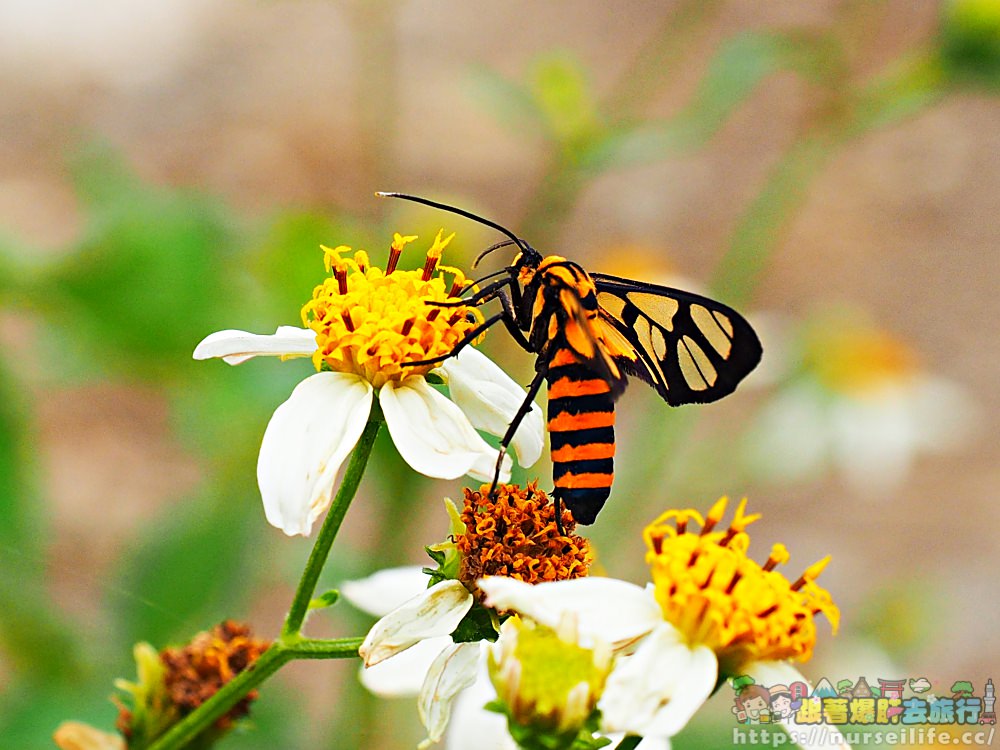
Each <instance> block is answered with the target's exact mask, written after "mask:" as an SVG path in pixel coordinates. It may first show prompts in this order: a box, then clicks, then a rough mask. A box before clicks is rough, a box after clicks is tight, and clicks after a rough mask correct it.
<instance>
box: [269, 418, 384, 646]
mask: <svg viewBox="0 0 1000 750" xmlns="http://www.w3.org/2000/svg"><path fill="white" fill-rule="evenodd" d="M379 417H380V415H379V416H376V414H375V413H373V414H372V418H371V419H370V420H369V422H368V424H367V425H365V431H364V432H362V433H361V438H360V439H359V440H358V444H357V445H356V446H355V448H354V453H352V454H351V461H350V463H349V464H348V465H347V471H346V473H345V474H344V481H343V482H342V483H341V485H340V489H339V490H337V496H336V497H335V498H334V499H333V504H332V505H331V506H330V510H329V511H328V512H327V514H326V520H325V521H324V522H323V528H321V529H320V531H319V535H318V536H317V537H316V544H314V545H313V548H312V552H311V553H310V554H309V560H308V562H306V569H305V570H304V571H302V578H301V579H300V580H299V587H298V590H296V592H295V598H294V599H292V605H291V606H290V607H289V608H288V616H287V617H286V618H285V625H284V627H282V628H281V635H282V637H287V636H291V635H296V634H298V633H299V631H301V630H302V623H303V622H304V621H305V619H306V614H307V613H308V612H309V602H310V601H312V597H313V594H314V593H315V592H316V583H317V582H318V581H319V574H320V573H321V572H322V570H323V565H325V564H326V558H327V556H328V555H329V554H330V547H331V546H333V540H334V539H336V538H337V532H338V531H340V524H341V522H342V521H343V520H344V516H345V515H346V514H347V509H348V507H350V505H351V500H353V499H354V493H355V492H357V489H358V484H359V483H360V482H361V476H362V475H363V474H364V473H365V467H366V466H367V465H368V457H369V456H370V455H371V452H372V446H374V445H375V436H376V435H377V434H378V430H379V427H381V426H382V420H381V419H380V418H379Z"/></svg>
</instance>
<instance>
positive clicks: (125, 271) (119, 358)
mask: <svg viewBox="0 0 1000 750" xmlns="http://www.w3.org/2000/svg"><path fill="white" fill-rule="evenodd" d="M77 186H78V190H79V192H80V195H81V197H82V198H83V199H84V201H85V204H86V205H87V207H88V216H87V227H86V230H85V232H84V237H83V239H82V240H81V241H80V242H79V244H78V245H77V246H76V247H75V248H73V249H72V253H71V254H70V255H68V256H63V257H61V258H60V260H59V263H58V264H57V265H54V266H52V267H50V268H48V269H46V272H45V274H44V277H43V278H41V279H40V280H39V282H38V283H39V284H40V286H39V288H38V289H37V290H36V294H35V297H36V300H37V302H38V303H39V306H40V308H41V309H42V311H43V312H44V313H45V314H47V315H48V316H49V318H50V320H51V321H52V323H53V328H54V330H55V331H57V332H59V333H61V334H62V337H63V338H72V339H74V340H82V341H85V342H86V344H87V347H88V349H89V351H90V353H91V355H92V356H95V357H97V358H99V359H101V360H102V361H103V362H105V363H106V365H108V366H110V367H112V368H114V369H118V370H120V371H122V372H124V373H127V374H128V375H129V376H130V377H133V378H134V377H140V378H142V377H146V378H151V379H152V378H161V377H163V376H164V375H165V374H167V373H169V372H170V371H171V370H172V368H173V367H175V366H176V365H177V363H180V362H183V361H185V360H186V359H188V358H189V357H190V354H191V350H192V348H193V346H194V344H195V343H197V340H198V338H199V337H201V336H203V335H206V334H207V333H210V332H211V331H213V330H216V329H218V328H220V327H224V326H225V325H226V324H227V323H230V322H231V323H233V324H235V323H236V322H238V321H239V319H240V317H241V315H240V314H239V312H238V311H239V310H241V309H242V308H244V307H245V308H247V309H252V306H251V305H248V304H247V302H246V300H247V298H248V296H249V295H248V292H247V290H246V287H245V284H246V279H245V274H244V273H243V272H242V271H241V269H240V268H239V266H238V265H236V264H234V263H232V261H231V259H230V258H228V257H227V256H228V255H230V251H231V250H232V248H234V247H235V246H236V245H237V227H236V225H235V223H234V221H233V219H232V218H231V217H230V216H229V215H228V214H227V212H226V211H225V210H224V209H223V208H222V207H221V206H220V205H218V204H217V202H216V201H214V200H212V199H209V198H207V197H205V196H202V195H198V194H196V193H193V192H190V191H182V190H167V189H163V188H156V187H151V186H148V185H144V184H142V183H141V182H140V181H139V180H138V179H136V178H135V177H134V176H132V175H130V174H129V173H128V172H127V170H126V169H125V168H124V167H123V166H122V165H121V163H120V161H118V160H116V159H115V158H113V157H111V156H108V155H102V156H99V157H97V156H87V157H86V158H84V159H83V160H81V162H80V164H79V165H78V167H77ZM234 310H236V311H237V313H236V314H234V313H233V311H234ZM67 326H72V336H66V335H65V332H66V329H67Z"/></svg>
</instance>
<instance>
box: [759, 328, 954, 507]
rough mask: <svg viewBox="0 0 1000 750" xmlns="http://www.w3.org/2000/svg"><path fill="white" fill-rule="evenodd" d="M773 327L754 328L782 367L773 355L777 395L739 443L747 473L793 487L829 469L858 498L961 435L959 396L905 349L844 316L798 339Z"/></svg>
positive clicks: (884, 487)
mask: <svg viewBox="0 0 1000 750" xmlns="http://www.w3.org/2000/svg"><path fill="white" fill-rule="evenodd" d="M779 323H780V321H778V320H771V321H770V324H769V325H764V326H762V328H761V331H762V336H763V338H764V340H765V347H767V348H768V350H769V351H771V352H772V353H773V352H775V351H778V352H784V353H785V359H786V361H785V362H784V363H777V360H778V359H781V358H780V357H778V358H775V357H773V356H772V357H771V359H772V362H775V363H777V364H775V365H772V373H771V375H772V379H775V380H778V379H779V378H780V382H781V388H780V390H779V391H778V392H777V393H776V394H775V396H774V397H773V398H772V399H771V400H770V401H769V402H768V403H767V404H766V405H765V406H764V407H763V409H762V410H761V412H760V414H759V415H758V416H757V419H756V421H755V423H754V425H753V427H752V429H751V430H750V432H749V433H748V435H747V439H746V441H745V454H746V458H747V461H748V463H749V465H750V467H751V468H752V469H753V470H754V471H756V472H758V473H761V474H763V475H764V476H769V477H777V478H780V479H783V480H786V481H796V480H802V479H807V478H809V477H811V476H814V475H816V474H817V473H819V472H820V471H822V470H824V469H827V468H832V469H834V470H837V471H839V472H840V473H841V474H842V476H843V477H844V479H845V480H846V481H847V482H848V483H849V484H850V485H851V486H852V487H854V488H856V489H858V490H859V491H863V492H868V493H872V492H875V493H879V492H886V491H888V490H891V489H893V488H894V487H896V486H898V485H899V484H900V483H901V482H902V480H903V479H905V477H906V475H907V474H908V473H909V471H910V469H911V468H912V466H913V464H914V462H915V461H916V460H917V458H918V457H919V456H921V455H923V454H928V453H940V452H944V451H947V450H949V449H951V448H954V447H955V446H957V445H960V444H961V443H962V441H963V440H964V438H965V437H966V436H967V435H968V434H969V432H970V428H971V426H972V424H973V422H974V419H973V417H974V414H973V409H972V406H971V403H970V401H969V398H968V396H967V394H966V393H965V392H964V391H963V390H962V389H961V388H960V387H959V386H958V385H957V384H955V383H953V382H951V381H949V380H947V379H945V378H942V377H939V376H937V375H934V374H932V373H929V372H927V371H925V370H923V369H922V368H920V366H919V364H918V361H917V356H916V354H915V352H913V351H912V350H911V349H910V348H909V347H908V346H907V345H906V344H905V343H904V342H902V341H900V340H898V339H896V338H893V337H892V336H890V335H889V334H888V333H886V332H884V331H881V330H878V329H876V328H874V327H873V326H871V325H870V324H869V323H867V322H866V321H864V320H860V319H857V318H855V317H852V316H836V317H823V318H820V319H819V320H817V321H815V322H813V323H811V324H808V325H806V326H805V328H804V330H803V331H802V334H801V341H798V342H796V341H795V339H794V337H791V336H789V335H788V334H787V333H785V334H784V335H782V332H781V329H782V328H784V327H785V326H780V325H779ZM769 332H771V333H772V334H773V335H772V336H771V337H770V339H769V337H768V333H769ZM772 339H773V344H772V345H770V346H769V345H768V344H767V342H768V341H769V340H772ZM793 363H794V366H793ZM776 368H777V369H779V370H780V369H783V370H784V372H783V373H780V374H779V373H778V372H777V370H776Z"/></svg>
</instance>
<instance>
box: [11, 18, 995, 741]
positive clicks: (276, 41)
mask: <svg viewBox="0 0 1000 750" xmlns="http://www.w3.org/2000/svg"><path fill="white" fill-rule="evenodd" d="M998 84H1000V3H997V2H995V1H994V0H965V1H964V2H958V3H946V4H943V5H942V4H940V3H937V2H933V1H931V0H926V1H923V2H913V1H912V0H894V1H888V0H886V1H879V0H871V1H869V0H860V1H857V2H841V1H835V0H808V1H807V2H801V3H799V2H766V3H762V2H756V0H731V1H728V2H694V1H689V2H631V3H627V4H606V3H597V2H574V3H568V2H566V3H531V2H522V1H520V0H517V1H513V0H512V1H511V2H505V3H466V2H458V1H457V0H443V1H441V2H428V1H424V0H419V1H411V2H390V1H388V0H378V1H373V2H364V1H363V0H358V1H357V2H320V1H318V0H316V1H311V2H306V1H301V2H299V1H294V0H288V1H284V2H268V3H240V2H234V1H233V0H173V1H171V2H167V0H142V1H141V2H124V0H102V1H101V2H96V3H88V4H77V3H71V2H65V1H64V2H58V1H56V2H51V3H35V2H31V1H30V0H5V1H4V2H3V3H2V4H0V86H2V90H3V91H4V95H3V97H2V98H0V392H2V393H0V509H2V512H0V747H12V748H13V747H16V748H36V747H37V748H44V747H48V746H50V740H49V737H50V736H51V732H52V731H53V729H54V728H55V726H56V725H57V724H58V723H59V722H60V721H61V720H63V719H69V718H74V719H80V720H85V721H89V722H91V723H93V724H95V725H98V726H102V727H104V728H110V727H111V726H112V724H113V722H114V717H115V708H114V706H113V705H112V704H111V703H110V702H109V701H108V696H109V694H110V693H111V692H112V687H111V686H112V680H113V679H114V677H116V676H127V677H131V676H133V674H134V665H133V664H132V662H131V645H132V644H133V643H134V642H136V641H139V640H147V641H150V642H152V643H153V644H154V645H156V646H157V647H158V648H159V647H163V646H165V645H167V644H168V643H172V642H178V641H182V640H184V639H186V638H187V637H189V636H190V635H191V634H193V633H194V632H196V631H198V630H202V629H206V628H208V627H210V626H211V625H212V624H213V623H214V622H216V621H218V620H219V619H221V618H222V617H225V616H233V617H237V618H240V619H244V620H248V621H250V622H251V623H252V624H253V626H254V627H255V629H256V631H257V633H258V634H260V635H262V636H268V635H273V634H274V633H276V632H277V629H278V628H279V626H280V623H281V619H282V616H283V613H284V607H285V606H286V605H287V603H288V602H289V600H290V598H291V593H292V590H293V587H294V584H295V582H296V580H297V575H298V572H299V571H300V570H301V567H302V565H303V563H304V560H305V558H306V556H307V554H308V551H309V546H310V545H309V542H308V541H304V540H302V539H300V538H294V539H289V538H285V537H284V536H282V535H281V533H280V532H278V531H276V530H275V529H272V528H270V527H268V526H267V525H266V524H265V521H264V517H263V513H262V509H261V507H260V501H259V497H258V494H257V490H256V485H255V477H254V471H255V461H256V451H257V448H258V446H259V440H260V437H261V435H262V434H263V430H264V426H265V424H266V422H267V419H268V416H269V414H270V413H271V411H272V410H273V409H274V408H275V407H276V406H277V405H278V404H279V403H281V401H283V400H284V399H285V398H286V397H287V395H288V393H289V392H290V391H291V389H292V387H293V386H294V384H295V383H296V382H297V381H298V380H299V379H301V378H303V377H304V376H305V375H307V374H308V373H309V371H310V365H309V363H308V362H303V361H297V362H292V363H286V364H281V363H278V362H276V361H264V360H262V361H254V362H251V363H249V364H246V365H244V366H242V367H239V368H230V367H227V366H225V365H223V364H222V363H220V362H207V363H206V362H201V363H198V362H194V361H192V360H191V357H190V355H191V351H192V349H193V347H194V345H195V344H196V343H197V342H198V341H199V340H200V339H201V338H202V337H203V336H205V335H206V334H208V333H210V332H212V331H215V330H219V329H223V328H241V329H246V330H253V331H258V332H271V331H273V330H274V328H275V327H276V326H277V325H279V324H292V325H294V324H297V323H298V322H299V318H298V310H299V307H300V306H301V304H302V303H303V302H304V301H305V300H306V299H307V298H308V297H309V295H310V293H311V289H312V286H313V285H314V284H315V283H317V281H318V279H319V278H320V275H321V274H322V265H321V262H322V256H321V253H320V252H319V249H318V246H319V244H320V243H324V244H327V245H337V244H348V245H353V246H355V247H365V248H367V249H368V250H369V251H370V252H371V254H372V256H373V259H374V260H376V261H377V262H379V263H381V262H383V261H384V252H385V250H384V248H387V245H388V240H389V239H390V238H391V232H392V231H394V230H398V231H401V232H405V233H418V234H422V235H423V236H424V238H425V239H429V236H430V235H432V233H433V232H435V231H436V230H437V229H438V228H439V227H441V226H444V227H445V228H446V229H448V230H457V231H458V237H457V238H456V241H455V243H453V245H452V248H454V252H452V248H450V249H449V252H450V253H451V255H450V256H449V258H448V261H447V262H451V263H455V264H467V263H468V262H469V260H470V259H471V258H472V257H473V256H474V255H475V253H477V252H478V251H479V250H481V249H482V248H483V247H485V246H486V245H487V244H489V243H491V242H493V241H495V240H496V239H498V238H497V237H496V236H495V235H494V234H493V233H491V232H489V231H486V230H484V228H483V227H480V226H477V225H474V224H471V223H469V222H466V221H464V220H461V219H459V218H458V217H454V216H450V215H446V214H440V213H437V212H433V211H431V210H430V209H425V208H422V207H419V206H411V205H400V204H393V203H390V202H386V201H380V200H377V199H376V198H374V197H373V195H372V194H373V192H374V191H375V190H399V191H406V192H412V193H417V194H422V195H427V196H429V197H434V198H437V199H439V200H447V201H450V202H452V203H456V204H459V205H461V206H463V207H465V208H467V209H470V210H473V211H476V212H479V213H481V214H483V215H485V216H488V217H490V218H492V219H494V220H496V221H499V222H500V223H503V224H505V225H507V226H509V227H511V228H512V229H514V230H515V231H517V232H519V233H520V234H521V235H522V236H524V237H525V238H526V239H528V240H529V241H530V242H531V243H532V244H533V245H534V246H535V247H537V248H539V249H540V250H543V251H551V252H558V253H560V254H565V255H568V256H570V257H572V258H574V259H576V260H578V261H580V262H582V263H583V264H584V265H585V266H586V267H588V268H590V269H593V270H597V271H604V272H608V273H612V274H618V275H624V276H630V277H635V278H642V279H646V280H649V281H659V282H661V283H677V284H678V285H681V284H684V285H687V286H688V287H690V288H693V289H694V290H696V291H705V292H709V293H712V294H714V295H715V296H717V297H718V298H719V299H721V300H723V301H726V302H729V303H730V304H732V305H734V306H737V307H738V308H739V309H741V310H742V311H743V312H745V313H746V314H747V315H748V316H749V317H750V318H751V320H753V321H754V322H756V323H757V324H758V325H759V327H760V329H761V332H762V337H763V338H764V344H765V361H764V364H763V365H762V368H761V371H760V372H759V373H757V374H755V375H754V376H753V377H752V378H751V379H750V380H749V381H748V382H747V384H746V385H745V386H744V387H743V388H741V390H740V391H739V392H738V393H737V394H735V395H734V396H733V397H731V398H729V399H727V400H726V401H724V402H721V403H719V404H716V405H712V406H708V407H687V408H682V409H679V410H671V409H669V408H668V407H666V406H665V405H663V404H662V403H660V402H659V401H658V399H657V398H656V397H655V394H653V393H652V392H651V391H650V390H649V389H646V388H645V387H644V386H642V385H641V384H638V385H633V387H632V388H630V389H629V391H628V392H627V393H626V395H625V396H624V397H623V398H622V400H621V402H620V407H619V425H620V427H619V430H618V432H619V456H620V458H619V459H618V463H617V478H616V486H615V490H614V494H613V496H612V499H611V502H610V503H609V506H608V508H607V510H605V511H604V513H603V514H602V516H601V518H600V519H599V521H598V523H597V524H596V526H594V527H593V528H592V529H591V530H590V531H591V532H592V538H593V541H594V543H595V545H596V547H597V550H598V555H599V559H600V562H601V564H602V566H603V567H604V569H605V570H606V571H607V573H608V574H610V575H614V576H616V577H622V578H630V579H632V580H635V581H637V582H641V581H644V580H646V579H645V576H646V571H645V569H644V565H643V562H642V553H643V550H642V546H641V541H640V537H639V532H640V530H641V527H642V525H643V524H644V523H646V522H648V521H649V520H651V519H652V518H653V517H655V516H656V515H657V514H658V513H659V512H661V511H662V510H664V509H665V508H667V507H669V506H672V505H676V504H681V503H683V504H685V505H688V504H694V505H695V506H696V507H702V508H705V507H707V506H708V505H709V504H710V503H711V501H713V500H714V499H716V498H717V497H718V496H719V495H721V494H729V495H731V496H736V497H740V496H743V495H748V496H749V497H750V499H751V509H752V510H759V511H762V512H763V513H764V515H765V517H764V520H763V521H762V522H761V523H759V524H758V525H757V527H756V528H757V532H756V534H755V535H754V540H755V541H754V551H755V552H757V553H758V555H759V557H760V559H762V560H763V559H764V558H765V557H766V555H767V551H768V550H769V548H770V544H771V543H772V542H774V541H779V540H780V541H783V542H785V543H786V544H787V545H788V547H789V548H790V550H791V552H792V562H791V563H790V567H789V570H790V574H791V575H792V576H793V577H794V576H795V575H797V574H798V572H799V571H800V570H802V569H804V568H805V567H806V566H807V565H808V564H810V563H812V562H813V561H814V560H816V559H818V558H819V557H822V556H823V555H826V554H828V553H829V554H832V555H833V557H834V560H833V563H832V564H831V566H830V567H829V569H828V571H827V573H825V574H824V577H823V579H822V581H823V582H824V583H825V585H826V586H828V588H829V589H830V590H831V591H832V593H833V594H834V597H835V598H836V600H837V601H838V602H839V603H840V605H841V606H842V609H843V623H842V631H841V633H840V635H838V637H837V638H835V639H830V638H828V637H826V634H825V633H824V631H823V628H824V627H825V626H824V625H822V624H821V625H820V629H821V645H820V646H819V648H818V651H817V657H816V659H815V660H814V661H813V662H811V663H810V664H808V665H806V667H805V672H806V674H807V675H809V676H810V677H812V678H814V679H818V678H819V677H821V676H827V677H828V678H829V679H830V680H831V681H832V682H834V683H836V682H837V681H838V680H839V679H842V678H850V679H854V680H856V679H857V678H858V677H859V676H861V675H864V676H866V677H867V678H868V680H869V682H873V683H874V680H875V678H877V677H880V676H881V677H887V678H890V677H892V678H899V677H902V676H906V677H914V678H917V677H927V678H928V679H930V680H931V681H932V682H933V683H934V684H935V687H937V686H938V685H939V684H940V685H945V684H947V685H950V684H951V683H952V682H954V681H955V680H959V679H962V680H970V681H972V682H973V684H974V685H977V686H979V685H981V684H982V683H983V682H985V679H986V678H987V677H989V676H993V677H994V678H997V677H1000V673H998V671H997V670H996V667H998V666H1000V664H998V663H997V659H996V655H997V654H998V653H1000V636H998V635H997V630H996V622H997V621H998V615H1000V597H998V596H997V590H996V583H995V581H996V568H997V554H998V545H997V541H996V539H997V532H996V529H997V528H998V527H1000V511H998V509H997V508H998V505H997V503H996V499H997V489H996V488H997V486H998V484H1000V474H998V467H1000V447H998V444H997V442H996V440H995V436H996V434H997V427H998V420H997V408H996V407H997V405H998V401H1000V395H998V392H997V389H996V384H997V380H998V363H1000V355H998V349H997V337H996V331H997V321H998V320H1000V304H998V301H997V299H998V298H997V279H998V273H997V248H998V247H1000V219H998V213H997V206H998V205H1000V98H998V97H997V92H998V88H1000V87H998ZM418 254H419V253H418ZM414 262H416V261H414ZM679 279H683V281H681V280H679ZM485 347H486V349H487V350H488V351H489V352H490V353H491V354H492V355H493V356H494V357H495V358H496V359H497V360H498V361H500V362H501V364H503V365H504V366H505V367H506V368H507V369H508V371H510V372H512V373H513V374H514V375H515V377H517V378H518V379H520V380H521V381H522V382H526V381H527V380H528V378H529V377H530V373H531V371H532V361H531V358H530V357H529V356H527V355H525V354H524V353H523V352H520V351H519V350H517V349H516V347H515V346H514V345H513V343H512V342H511V341H510V340H508V338H507V337H506V336H505V334H504V333H503V332H502V331H498V332H496V333H495V334H493V335H491V336H490V337H489V338H488V340H487V343H486V345H485ZM383 437H385V436H383ZM548 470H549V469H548V466H547V464H546V462H544V461H543V462H542V463H540V464H539V465H538V466H537V467H535V468H534V469H533V470H532V471H531V476H535V475H536V474H539V475H540V476H541V477H543V485H544V484H545V483H547V482H548V481H549V477H550V475H549V474H548ZM522 477H523V475H522ZM459 491H460V489H459V486H458V484H457V483H447V482H442V483H436V482H433V481H431V480H427V479H425V478H422V477H416V476H414V474H413V473H412V472H411V471H410V470H409V469H408V468H406V467H405V465H404V464H403V463H402V461H401V460H400V459H399V458H398V456H396V454H395V452H394V449H393V447H392V445H391V443H390V442H389V441H388V439H385V440H383V441H382V443H381V444H380V446H379V450H378V453H377V455H376V456H375V459H374V462H373V465H372V468H371V469H370V471H369V473H368V475H367V476H366V479H365V482H364V484H363V485H362V488H361V494H360V496H359V498H358V500H357V501H356V502H355V504H354V506H353V507H352V508H351V511H350V514H349V516H348V518H347V521H346V524H345V527H344V531H343V533H342V535H341V538H340V540H339V543H338V544H337V546H336V547H335V548H334V553H333V556H332V557H331V560H330V563H329V565H328V569H327V571H326V574H325V577H324V584H326V585H329V586H333V585H335V584H336V582H337V581H339V580H343V579H344V578H347V577H358V576H361V575H365V574H367V573H370V572H373V571H374V570H377V569H379V568H381V567H385V566H387V565H394V564H403V563H421V562H423V561H424V559H423V556H422V548H423V546H424V545H425V544H429V543H432V542H434V541H436V540H438V539H439V538H440V537H442V536H443V535H444V534H445V533H446V529H447V522H446V518H445V516H444V513H443V508H442V505H441V498H442V497H443V496H445V495H450V496H457V495H458V494H459ZM368 623H369V621H368V620H366V619H365V618H363V617H362V616H360V615H358V614H356V613H352V612H351V611H350V610H349V608H348V607H347V606H346V605H343V606H338V607H337V608H335V609H333V610H330V611H327V612H324V613H319V614H317V615H315V616H314V617H313V618H312V620H311V621H310V626H309V629H310V632H311V633H312V634H315V635H355V634H358V633H361V632H364V629H365V628H366V627H367V624H368ZM355 668H356V665H355V664H346V663H303V664H295V665H292V666H291V667H290V668H288V669H287V670H285V671H284V672H282V673H281V674H280V675H279V676H278V677H277V678H276V679H274V680H272V682H270V683H268V684H267V685H266V686H265V688H264V690H263V693H262V697H261V699H260V701H259V702H258V704H257V706H256V708H255V712H254V724H255V729H254V731H252V732H249V733H246V734H242V735H240V736H235V737H231V738H229V739H228V740H227V741H226V743H225V746H226V747H233V748H236V747H240V748H268V747H275V746H278V747H407V746H412V744H414V743H415V742H416V741H417V740H419V739H420V737H421V736H422V735H421V733H420V729H419V726H418V725H417V723H416V711H415V708H414V704H413V702H412V701H406V700H398V701H393V702H389V703H387V702H384V701H383V702H379V701H375V700H374V699H372V698H370V697H368V696H366V695H364V694H363V692H362V690H361V689H360V688H359V687H358V686H357V685H356V680H355V679H354V670H355ZM942 689H944V688H942ZM728 692H729V691H728V690H727V689H724V690H723V691H722V693H723V694H722V695H720V696H719V698H717V699H716V700H715V701H713V703H712V704H710V706H709V708H707V709H706V710H705V711H703V712H702V713H701V714H700V715H699V717H698V718H697V720H696V721H695V723H694V724H693V726H692V727H690V728H689V729H688V730H686V731H685V733H684V734H682V735H681V736H680V737H679V738H677V741H676V743H675V746H676V747H681V748H683V747H700V746H709V747H710V746H718V745H720V744H727V743H728V741H729V739H728V738H729V737H730V730H731V728H732V726H733V723H732V717H731V715H730V713H729V705H730V703H731V696H730V695H728Z"/></svg>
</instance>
